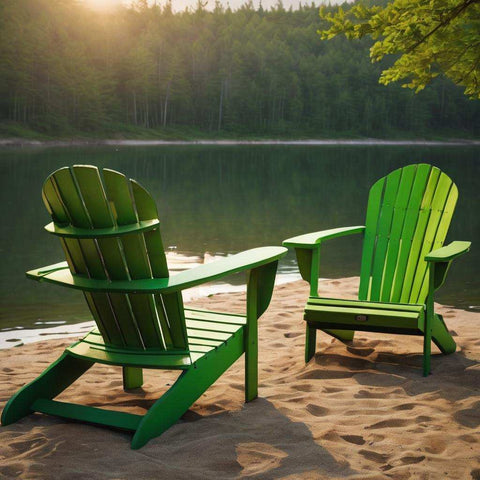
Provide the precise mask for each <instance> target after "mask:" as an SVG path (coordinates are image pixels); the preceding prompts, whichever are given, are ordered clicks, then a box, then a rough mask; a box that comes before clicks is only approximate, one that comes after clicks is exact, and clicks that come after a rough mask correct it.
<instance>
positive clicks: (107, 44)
mask: <svg viewBox="0 0 480 480" xmlns="http://www.w3.org/2000/svg"><path fill="white" fill-rule="evenodd" d="M344 7H345V8H348V5H345V6H344ZM329 8H330V7H329ZM332 8H333V7H332ZM322 27H323V25H322V20H320V18H319V11H318V6H316V5H314V4H311V5H302V4H299V6H298V8H297V9H288V10H287V9H285V8H284V7H283V5H282V3H281V1H280V0H279V2H278V3H277V5H276V6H275V7H274V8H272V9H269V10H266V9H263V8H262V7H261V6H260V7H259V8H254V7H253V4H252V3H251V2H250V3H246V4H244V6H242V7H241V8H239V9H237V10H232V9H230V8H228V7H225V6H222V4H220V3H219V2H218V1H217V2H216V3H215V7H214V8H213V9H211V10H208V9H207V8H206V7H205V4H203V3H202V2H201V1H199V3H198V6H197V8H196V9H193V10H185V11H182V12H177V13H174V12H173V11H172V6H171V4H170V3H168V2H167V3H164V4H161V5H159V4H158V3H157V2H156V4H154V5H152V4H148V2H147V1H146V0H137V1H136V2H134V3H133V4H132V5H131V6H129V7H123V8H118V9H116V10H113V11H110V12H105V13H99V12H96V11H93V10H91V9H89V8H87V7H86V6H84V5H82V3H80V2H78V1H76V0H2V1H1V2H0V135H2V136H7V135H10V136H12V134H18V135H22V132H30V133H31V132H38V133H40V134H45V135H50V136H53V137H61V136H75V135H81V134H82V133H83V134H85V135H97V136H104V137H112V136H114V135H116V136H120V137H121V136H123V137H130V136H135V135H138V134H140V132H141V134H145V132H151V136H152V137H158V138H162V137H168V136H172V135H173V136H178V137H179V138H187V137H189V136H196V137H202V136H205V137H209V138H211V137H218V138H247V137H258V138H267V137H270V138H278V137H283V138H328V137H332V138H333V137H337V138H338V137H357V136H358V137H362V136H363V137H383V138H386V137H391V138H403V137H404V138H419V137H433V138H439V137H465V138H471V137H475V136H478V134H479V133H480V103H479V102H477V101H473V100H469V99H468V98H467V97H466V96H465V95H463V94H462V89H461V88H459V87H457V86H455V85H454V84H453V83H452V82H450V81H449V80H448V79H445V78H438V79H436V80H435V81H434V82H433V84H432V85H430V86H428V87H427V88H426V89H425V90H423V91H422V92H420V93H418V94H415V93H413V92H412V91H411V90H408V89H404V88H401V86H399V85H389V86H387V87H386V86H383V85H380V84H379V83H378V78H379V75H380V72H381V70H382V69H383V68H385V65H388V63H386V62H387V60H385V61H382V62H380V63H375V64H372V63H371V62H370V59H369V47H370V45H371V41H370V40H368V39H362V40H356V41H349V40H346V39H345V38H340V37H338V38H335V39H333V40H329V41H322V40H321V39H320V36H319V35H318V33H317V31H318V30H319V28H322ZM389 61H391V59H390V60H389Z"/></svg>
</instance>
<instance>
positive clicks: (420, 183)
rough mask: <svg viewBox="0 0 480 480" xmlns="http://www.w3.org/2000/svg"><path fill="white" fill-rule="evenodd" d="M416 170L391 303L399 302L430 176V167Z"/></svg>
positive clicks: (418, 167)
mask: <svg viewBox="0 0 480 480" xmlns="http://www.w3.org/2000/svg"><path fill="white" fill-rule="evenodd" d="M413 167H415V168H416V172H415V178H414V181H413V186H412V190H411V192H410V198H409V201H408V205H407V210H406V212H405V219H404V224H403V229H402V236H401V242H400V245H399V252H398V260H397V264H396V268H395V278H394V282H393V284H392V291H391V295H390V301H391V302H400V298H401V294H402V289H403V285H404V280H405V271H406V269H407V263H408V258H409V255H410V247H411V244H412V241H413V237H414V234H415V228H416V225H417V220H418V213H419V210H420V207H421V204H422V199H423V195H424V192H425V187H426V184H427V181H428V177H429V176H430V171H431V168H432V167H431V166H430V165H425V164H421V165H414V166H413Z"/></svg>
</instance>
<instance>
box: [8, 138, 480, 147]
mask: <svg viewBox="0 0 480 480" xmlns="http://www.w3.org/2000/svg"><path fill="white" fill-rule="evenodd" d="M177 145H180V146H181V145H210V146H215V145H218V146H239V145H285V146H288V145H292V146H336V145H337V146H340V145H345V146H425V147H442V146H451V147H457V146H463V147H468V146H480V140H472V139H447V140H388V139H378V138H364V139H347V138H345V139H307V140H274V139H271V140H268V139H266V140H233V139H232V140H134V139H130V140H128V139H70V140H30V139H24V138H0V148H5V147H20V148H21V147H89V146H115V147H148V146H152V147H153V146H177Z"/></svg>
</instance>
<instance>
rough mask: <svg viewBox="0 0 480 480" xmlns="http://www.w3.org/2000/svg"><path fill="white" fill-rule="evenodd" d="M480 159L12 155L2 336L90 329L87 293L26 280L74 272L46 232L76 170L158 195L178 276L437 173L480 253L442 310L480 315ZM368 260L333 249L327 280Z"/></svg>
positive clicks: (356, 213)
mask: <svg viewBox="0 0 480 480" xmlns="http://www.w3.org/2000/svg"><path fill="white" fill-rule="evenodd" d="M479 154H480V147H478V146H445V145H443V146H440V145H439V146H429V147H421V146H417V145H416V146H405V145H404V146H388V145H381V146H374V145H373V146H351V145H350V146H349V145H346V146H339V145H332V146H315V145H303V146H299V145H177V146H172V145H171V146H153V147H134V146H115V145H112V146H103V147H57V148H54V147H49V148H44V147H43V148H42V147H35V148H33V147H28V148H15V149H13V148H11V149H10V148H4V149H1V150H0V168H1V173H2V175H1V178H2V190H1V200H2V201H1V208H2V221H3V223H4V226H3V228H2V239H1V244H0V248H1V253H2V276H1V286H0V288H1V296H2V299H1V302H2V304H1V314H2V317H1V318H0V330H3V331H4V332H5V331H6V330H9V331H12V332H15V331H16V333H15V335H13V334H12V339H13V338H15V339H18V338H21V336H22V333H21V332H22V329H24V328H32V327H35V328H43V327H45V326H49V325H60V327H61V325H63V324H64V322H68V323H76V322H80V321H83V320H85V319H87V318H89V314H88V311H87V309H86V307H85V305H84V303H83V297H82V295H81V294H80V293H79V292H74V291H70V290H67V289H61V288H59V287H55V286H51V285H46V284H38V283H36V282H32V281H30V280H27V279H26V278H25V275H24V272H25V271H26V270H29V269H32V268H35V267H40V266H44V265H49V264H51V263H55V262H58V261H63V254H62V251H61V248H60V244H59V242H58V240H57V239H56V238H54V237H52V236H50V235H48V234H47V233H46V232H44V230H43V226H44V225H45V224H46V223H49V222H50V219H49V216H48V214H47V212H46V211H45V208H44V206H43V202H42V200H41V196H40V192H41V188H42V183H43V181H44V179H45V178H46V177H47V176H48V174H49V173H51V172H52V171H54V170H55V169H57V168H59V167H62V166H65V165H73V164H93V165H97V166H98V167H108V168H113V169H116V170H119V171H120V172H123V173H125V174H126V175H128V176H130V177H132V178H135V179H136V180H138V181H139V182H140V183H141V184H143V185H144V186H145V187H146V188H147V189H148V190H149V191H150V192H151V193H152V195H153V196H154V197H155V198H156V200H157V205H158V210H159V213H160V220H161V222H162V234H163V238H164V244H165V246H166V247H168V252H169V253H168V259H169V262H170V263H171V266H172V267H173V268H174V269H177V268H182V265H183V264H188V265H190V264H192V263H203V261H205V259H209V258H210V257H211V256H218V255H225V254H228V253H234V252H238V251H241V250H244V249H247V248H253V247H257V246H263V245H279V244H281V242H282V240H284V239H285V238H288V237H291V236H294V235H297V234H301V233H307V232H311V231H317V230H322V229H327V228H334V227H340V226H349V225H359V224H363V223H364V216H365V206H366V201H367V195H368V190H369V188H370V186H371V185H372V184H373V183H374V182H375V181H376V180H377V179H378V178H380V177H382V176H384V175H386V174H387V173H389V172H390V171H391V170H393V169H395V168H398V167H401V166H404V165H407V164H409V163H419V162H426V163H431V164H433V165H436V166H438V167H439V168H441V169H442V170H443V171H445V172H446V173H447V174H448V175H449V176H451V178H452V179H453V180H454V182H455V183H456V184H457V186H458V188H459V191H460V197H459V201H458V204H457V210H456V214H455V216H454V218H453V221H452V226H451V229H450V232H449V236H448V238H447V241H451V240H471V241H472V242H474V243H473V246H472V250H471V252H470V253H469V254H468V255H467V256H465V257H462V258H460V259H458V260H457V261H456V262H455V264H454V265H453V267H452V269H451V272H450V275H449V278H448V279H447V284H446V285H445V286H444V287H443V288H442V289H441V290H440V291H439V292H438V296H437V300H438V301H439V302H442V303H446V304H450V305H455V306H458V307H461V308H466V309H475V308H476V309H478V305H479V303H480V301H479V293H480V281H479V276H478V267H479V265H480V247H479V245H480V242H479V240H480V225H479V218H480V215H479V211H480V195H479V189H480V181H479V178H480V158H479ZM360 251H361V241H360V238H356V237H347V238H342V239H338V240H334V241H332V242H327V243H326V244H325V246H324V247H322V261H321V272H320V275H321V277H329V278H332V277H342V276H354V275H358V274H359V267H360V262H359V260H360ZM279 273H280V276H279V278H280V279H282V278H283V279H285V278H290V277H289V275H295V274H298V270H297V268H296V264H295V258H294V254H293V253H292V252H290V253H289V255H288V256H287V257H286V258H285V259H284V260H283V261H282V262H281V264H280V268H279ZM291 278H295V277H291ZM240 280H241V279H240ZM240 280H239V279H235V278H233V279H231V282H233V284H236V283H239V281H240ZM224 286H225V285H224ZM228 288H230V287H228ZM12 329H13V330H12Z"/></svg>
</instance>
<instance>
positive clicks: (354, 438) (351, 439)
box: [340, 435, 365, 445]
mask: <svg viewBox="0 0 480 480" xmlns="http://www.w3.org/2000/svg"><path fill="white" fill-rule="evenodd" d="M340 436H341V438H343V439H344V440H345V441H346V442H348V443H353V444H355V445H364V444H365V439H364V438H363V437H361V436H360V435H340Z"/></svg>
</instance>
